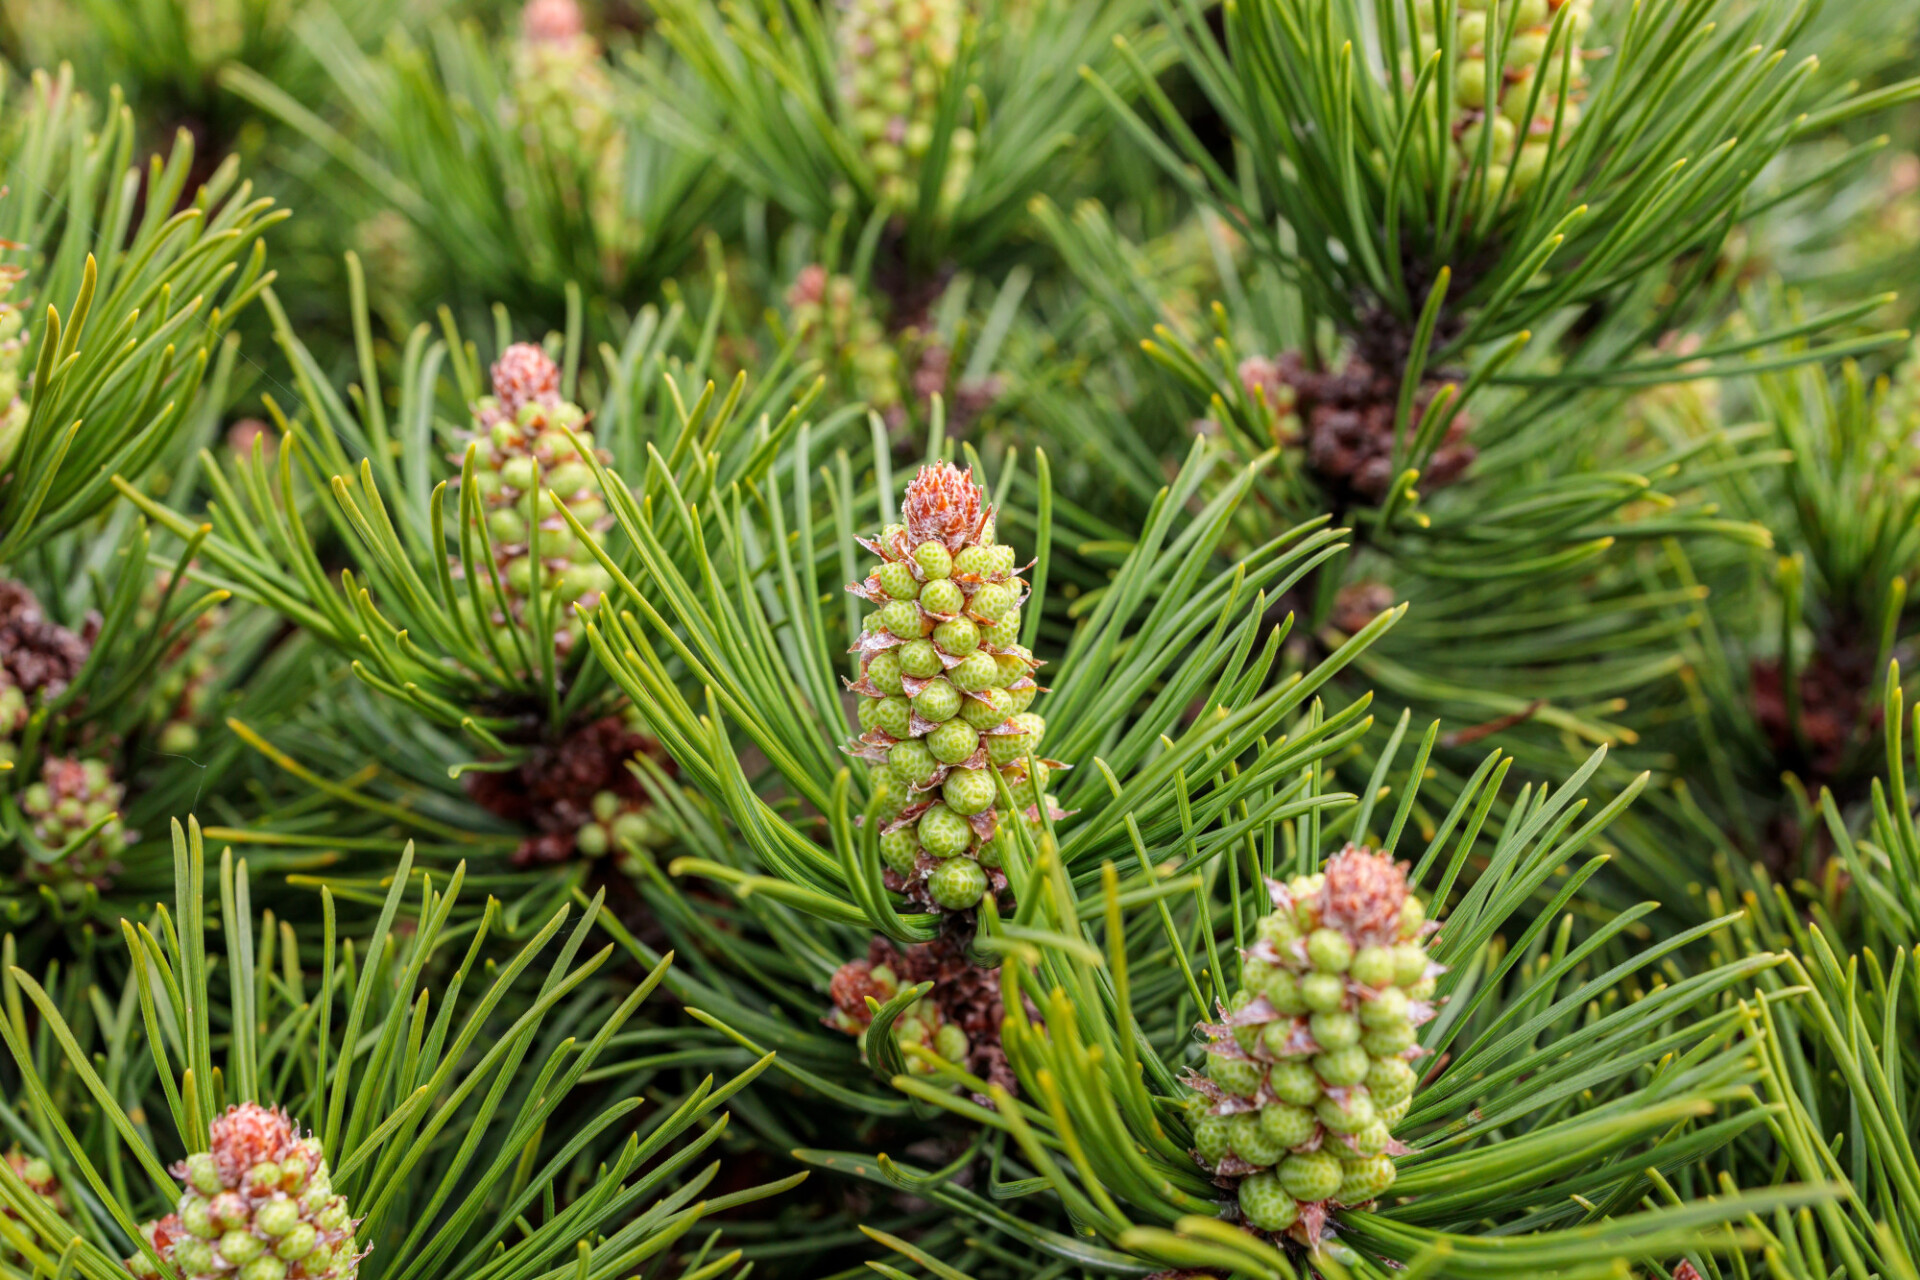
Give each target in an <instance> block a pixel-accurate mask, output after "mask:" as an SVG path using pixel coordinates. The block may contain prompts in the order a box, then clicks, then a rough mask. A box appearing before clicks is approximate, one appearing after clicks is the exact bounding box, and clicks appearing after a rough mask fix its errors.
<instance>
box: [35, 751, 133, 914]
mask: <svg viewBox="0 0 1920 1280" xmlns="http://www.w3.org/2000/svg"><path fill="white" fill-rule="evenodd" d="M125 798H126V788H125V787H123V786H121V785H120V784H119V783H118V782H116V781H114V778H113V771H112V770H111V769H109V768H108V767H107V764H106V762H105V761H102V760H78V759H74V758H71V757H67V756H49V757H48V758H47V759H46V760H45V761H44V762H43V763H42V764H41V766H40V779H39V781H37V782H34V783H32V784H30V785H29V786H28V787H27V788H26V790H24V791H23V792H21V794H20V816H21V817H22V818H24V819H25V820H26V824H27V829H28V830H29V831H31V832H32V833H33V838H34V839H35V840H37V841H39V842H40V843H41V844H42V845H45V846H46V847H47V848H49V849H64V848H66V846H67V845H68V844H70V843H72V841H74V840H75V839H77V838H78V837H79V836H80V833H81V832H83V831H85V830H86V829H87V828H88V827H90V826H92V825H93V824H94V823H96V822H99V821H100V820H101V819H103V818H104V819H108V821H107V823H106V825H105V826H103V827H101V828H100V830H99V831H97V832H95V833H94V835H93V837H92V838H91V839H89V840H87V841H86V842H85V843H83V844H81V845H80V846H79V847H78V848H76V849H74V850H73V851H72V852H70V853H68V854H67V855H66V856H65V857H62V858H59V859H57V860H55V861H53V862H42V861H41V860H40V859H38V858H35V857H32V856H23V857H22V858H21V860H20V877H21V879H23V880H24V881H26V882H27V883H28V884H33V885H46V886H48V887H50V888H51V889H52V890H53V891H54V893H55V895H56V896H57V897H59V898H60V899H61V900H62V901H63V902H71V901H75V900H77V899H79V898H80V897H81V896H82V895H83V894H84V892H85V890H86V888H87V887H88V886H91V887H93V888H95V889H99V890H106V889H108V888H111V887H112V885H113V879H114V877H115V876H116V875H118V874H119V873H120V861H119V858H120V854H121V853H123V852H124V851H125V850H126V847H127V842H128V840H129V839H131V838H132V837H133V836H134V834H135V833H132V832H129V831H128V830H127V829H126V828H125V827H124V826H122V825H121V822H120V819H119V817H118V816H117V811H118V810H119V808H120V805H121V802H122V801H123V800H124V799H125Z"/></svg>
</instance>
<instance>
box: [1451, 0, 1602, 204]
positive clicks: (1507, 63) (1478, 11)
mask: <svg viewBox="0 0 1920 1280" xmlns="http://www.w3.org/2000/svg"><path fill="white" fill-rule="evenodd" d="M1564 6H1571V7H1572V12H1571V13H1570V14H1568V15H1567V18H1566V24H1567V29H1566V33H1565V35H1563V36H1562V37H1561V39H1560V42H1559V43H1558V44H1557V45H1556V46H1555V47H1554V49H1552V50H1551V51H1549V50H1548V48H1547V36H1548V33H1549V32H1550V31H1551V30H1552V28H1553V23H1554V19H1555V17H1556V15H1557V14H1558V13H1559V11H1560V9H1561V8H1562V7H1564ZM1516 8H1517V10H1518V11H1517V12H1516ZM1454 14H1455V16H1454V23H1455V26H1454V38H1453V43H1452V47H1453V49H1454V56H1455V58H1456V59H1457V61H1456V63H1455V66H1454V76H1453V79H1454V92H1455V96H1456V98H1457V100H1458V102H1459V104H1460V112H1461V114H1460V118H1459V119H1458V120H1457V121H1456V122H1455V125H1454V137H1455V141H1456V144H1457V145H1458V147H1459V150H1460V166H1461V171H1462V173H1465V172H1466V171H1467V170H1468V169H1470V168H1471V167H1472V166H1473V165H1474V164H1476V163H1478V157H1479V155H1480V147H1481V143H1482V140H1483V138H1484V137H1485V130H1488V129H1491V130H1492V131H1493V146H1492V152H1491V154H1490V156H1489V157H1488V160H1487V167H1486V176H1485V183H1486V186H1485V196H1484V199H1485V200H1487V201H1488V202H1489V203H1491V202H1492V201H1493V200H1495V199H1497V198H1498V197H1499V195H1500V191H1501V188H1502V187H1505V188H1506V198H1507V200H1508V201H1513V200H1517V199H1519V198H1520V197H1522V196H1524V195H1526V194H1527V192H1529V191H1531V190H1532V189H1533V187H1534V184H1536V183H1537V182H1539V180H1540V178H1541V176H1542V175H1543V174H1544V173H1545V171H1546V163H1547V144H1548V142H1549V141H1550V140H1551V139H1552V137H1553V127H1554V117H1555V115H1556V113H1557V114H1558V115H1559V117H1560V138H1561V142H1560V145H1561V146H1562V147H1564V146H1565V145H1566V139H1567V137H1568V135H1569V134H1571V133H1572V131H1573V127H1574V125H1576V124H1577V123H1579V120H1580V103H1579V101H1578V99H1579V95H1580V91H1581V89H1582V88H1583V87H1584V86H1585V84H1586V74H1585V72H1584V70H1583V67H1584V63H1585V56H1584V54H1583V51H1582V50H1581V47H1580V40H1581V37H1582V36H1583V35H1585V34H1586V30H1587V28H1588V27H1589V26H1590V25H1591V24H1592V21H1593V0H1460V3H1459V5H1458V6H1457V8H1456V9H1455V10H1454ZM1415 19H1416V21H1417V22H1418V23H1419V24H1420V33H1419V41H1418V43H1419V56H1420V57H1421V58H1422V59H1424V58H1426V57H1428V56H1429V55H1431V53H1432V52H1433V49H1434V48H1435V40H1434V35H1433V20H1434V13H1433V9H1432V8H1431V7H1430V6H1426V5H1416V6H1415ZM1503 32H1504V33H1505V44H1504V46H1503V48H1502V50H1501V52H1502V58H1501V64H1500V65H1499V66H1498V67H1495V68H1493V75H1492V88H1493V98H1492V100H1491V101H1489V99H1488V97H1487V89H1488V69H1487V58H1488V55H1489V53H1490V52H1491V51H1492V49H1493V46H1494V44H1495V43H1496V42H1497V41H1498V40H1499V39H1500V37H1501V34H1502V33H1503ZM1569 45H1571V46H1572V50H1571V53H1572V56H1571V58H1570V59H1568V58H1566V53H1567V47H1568V46H1569ZM1536 86H1537V91H1536ZM1516 141H1517V142H1518V143H1519V147H1518V150H1517V151H1516V149H1515V145H1514V144H1515V142H1516ZM1509 174H1511V182H1509V180H1508V179H1509Z"/></svg>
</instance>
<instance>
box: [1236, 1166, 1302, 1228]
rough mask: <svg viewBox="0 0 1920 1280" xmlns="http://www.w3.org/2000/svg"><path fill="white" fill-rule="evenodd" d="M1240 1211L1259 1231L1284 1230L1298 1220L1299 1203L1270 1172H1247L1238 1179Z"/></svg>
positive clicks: (1249, 1223) (1250, 1224)
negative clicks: (1246, 1174)
mask: <svg viewBox="0 0 1920 1280" xmlns="http://www.w3.org/2000/svg"><path fill="white" fill-rule="evenodd" d="M1237 1194H1238V1196H1239V1199H1240V1212H1241V1213H1242V1214H1243V1215H1245V1217H1246V1219H1247V1223H1248V1225H1249V1226H1251V1227H1253V1228H1254V1229H1256V1230H1259V1231H1275V1232H1277V1231H1285V1230H1286V1229H1287V1228H1289V1227H1291V1226H1292V1225H1293V1224H1294V1223H1296V1222H1298V1221H1299V1220H1300V1203H1299V1201H1297V1200H1295V1199H1294V1197H1293V1195H1292V1193H1291V1192H1289V1191H1288V1190H1287V1188H1286V1186H1285V1185H1284V1184H1283V1183H1282V1182H1281V1181H1280V1179H1279V1177H1278V1176H1277V1175H1275V1174H1273V1173H1267V1172H1262V1173H1255V1174H1250V1175H1248V1176H1247V1177H1245V1178H1242V1179H1241V1180H1240V1188H1239V1191H1238V1193H1237Z"/></svg>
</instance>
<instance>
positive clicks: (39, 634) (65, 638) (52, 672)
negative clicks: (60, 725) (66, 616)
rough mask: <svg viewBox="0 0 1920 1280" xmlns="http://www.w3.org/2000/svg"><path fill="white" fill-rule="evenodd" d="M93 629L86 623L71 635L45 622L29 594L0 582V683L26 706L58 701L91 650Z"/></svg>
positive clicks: (13, 583)
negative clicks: (37, 701) (13, 689)
mask: <svg viewBox="0 0 1920 1280" xmlns="http://www.w3.org/2000/svg"><path fill="white" fill-rule="evenodd" d="M96 625H97V623H96V622H95V621H94V620H93V619H89V620H88V626H87V628H86V633H85V634H82V635H76V634H74V633H73V632H71V631H69V630H67V629H66V628H65V627H63V626H61V625H59V624H58V623H55V622H50V621H48V619H47V616H46V613H45V612H44V611H43V610H42V609H41V608H40V601H39V600H37V599H36V598H35V597H34V594H33V592H31V591H29V590H27V589H26V588H25V587H23V586H21V585H20V584H19V583H17V582H12V581H9V580H7V579H4V578H0V683H12V684H13V685H14V686H15V687H16V688H18V689H19V690H20V692H21V693H22V694H24V695H25V696H26V698H27V699H28V701H29V702H31V701H33V700H34V698H35V697H36V695H37V696H38V697H40V698H41V699H46V698H57V697H59V696H60V695H61V694H62V693H64V692H66V688H67V684H68V683H69V682H70V681H71V680H72V679H73V677H74V675H75V673H77V672H78V671H79V670H80V668H81V666H82V665H83V664H84V663H85V662H86V660H87V654H88V653H90V652H91V651H92V649H93V635H92V632H93V630H94V627H95V626H96ZM3 731H4V726H0V732H3Z"/></svg>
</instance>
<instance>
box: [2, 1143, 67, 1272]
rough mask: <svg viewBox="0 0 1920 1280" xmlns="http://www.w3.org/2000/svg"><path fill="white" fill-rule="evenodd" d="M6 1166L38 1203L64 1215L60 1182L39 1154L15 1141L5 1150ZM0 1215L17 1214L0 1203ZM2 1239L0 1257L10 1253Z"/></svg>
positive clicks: (12, 1215)
mask: <svg viewBox="0 0 1920 1280" xmlns="http://www.w3.org/2000/svg"><path fill="white" fill-rule="evenodd" d="M7 1167H8V1168H10V1169H12V1170H13V1176H14V1177H16V1178H18V1179H20V1181H22V1182H24V1183H26V1184H27V1190H29V1191H31V1192H33V1194H34V1195H36V1196H38V1197H39V1198H40V1203H41V1204H43V1205H45V1206H46V1207H47V1208H49V1209H51V1210H53V1212H55V1213H57V1214H60V1215H62V1216H65V1214H66V1212H67V1202H66V1201H65V1200H64V1199H62V1198H61V1195H60V1184H59V1183H58V1182H56V1181H55V1180H54V1177H53V1166H52V1165H50V1164H48V1163H47V1162H46V1161H45V1160H42V1159H41V1158H40V1157H39V1156H30V1155H28V1154H27V1153H26V1152H25V1151H22V1150H21V1149H20V1144H19V1143H15V1144H14V1145H13V1147H12V1148H11V1149H9V1150H8V1152H7ZM0 1215H4V1216H6V1217H9V1218H13V1217H17V1216H18V1215H17V1214H15V1213H14V1212H13V1210H12V1209H10V1208H8V1207H6V1206H5V1205H0ZM12 1252H13V1251H12V1250H11V1249H10V1248H8V1246H7V1243H6V1241H5V1240H4V1239H0V1258H4V1257H9V1256H11V1255H12Z"/></svg>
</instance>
